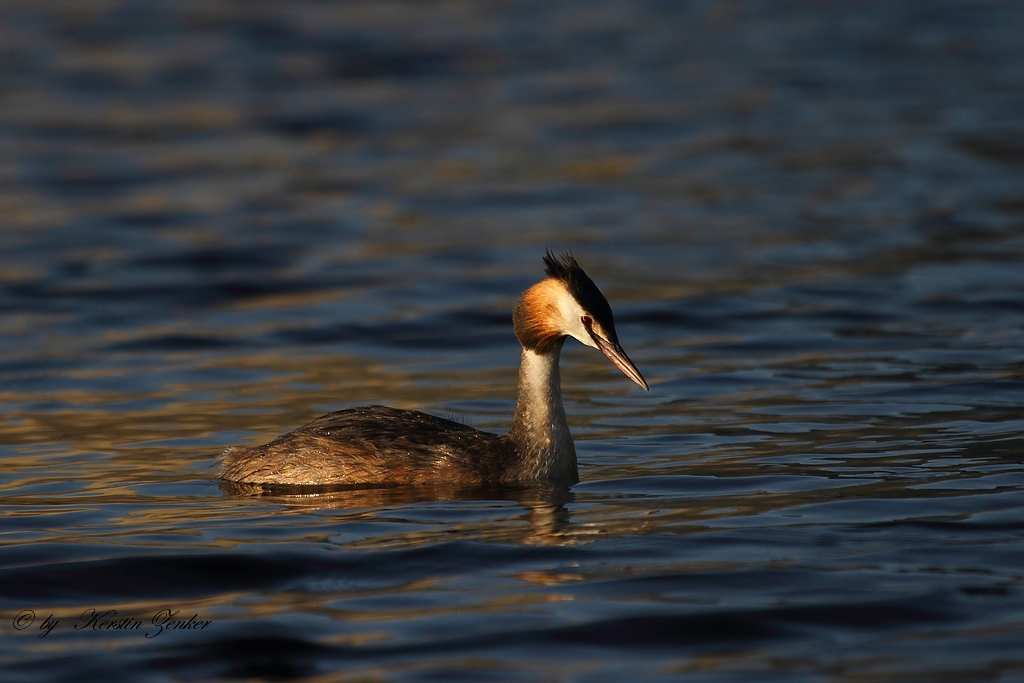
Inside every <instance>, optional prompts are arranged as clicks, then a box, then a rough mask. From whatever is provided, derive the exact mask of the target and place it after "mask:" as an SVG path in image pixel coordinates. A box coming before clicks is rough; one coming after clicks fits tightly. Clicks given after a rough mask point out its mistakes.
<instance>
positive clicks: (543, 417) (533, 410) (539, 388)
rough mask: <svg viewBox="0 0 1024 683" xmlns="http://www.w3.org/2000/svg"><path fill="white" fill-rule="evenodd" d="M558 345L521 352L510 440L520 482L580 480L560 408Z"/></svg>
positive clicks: (564, 482) (574, 450)
mask: <svg viewBox="0 0 1024 683" xmlns="http://www.w3.org/2000/svg"><path fill="white" fill-rule="evenodd" d="M561 352H562V344H561V342H559V344H558V345H557V346H556V347H555V348H554V349H553V350H552V351H549V352H547V353H538V352H536V351H531V350H529V349H525V348H524V349H523V354H522V361H521V364H520V366H519V401H518V403H516V414H515V418H514V419H513V420H512V429H511V430H509V434H508V436H509V439H511V440H512V442H513V443H514V444H515V447H516V451H517V453H518V454H519V456H520V462H519V464H518V469H519V471H518V472H517V473H516V474H517V475H518V477H519V478H520V480H530V481H544V482H549V483H555V484H560V485H572V484H575V483H577V482H578V481H579V475H578V473H577V470H576V447H575V446H574V445H573V442H572V434H570V433H569V424H568V423H567V422H566V420H565V408H564V407H562V388H561V378H560V376H559V372H558V359H559V356H560V355H561Z"/></svg>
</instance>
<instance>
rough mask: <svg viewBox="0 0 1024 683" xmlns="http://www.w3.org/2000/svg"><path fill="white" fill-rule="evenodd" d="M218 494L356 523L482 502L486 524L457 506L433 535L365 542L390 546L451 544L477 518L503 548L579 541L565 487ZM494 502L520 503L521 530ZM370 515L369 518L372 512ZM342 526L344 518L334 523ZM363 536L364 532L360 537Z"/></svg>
mask: <svg viewBox="0 0 1024 683" xmlns="http://www.w3.org/2000/svg"><path fill="white" fill-rule="evenodd" d="M220 488H221V490H222V491H223V492H224V493H225V494H226V495H228V496H230V497H233V498H252V497H258V498H259V503H260V504H261V505H264V504H267V503H270V504H274V505H281V506H283V507H284V509H285V510H288V511H292V512H308V511H312V510H351V511H353V512H355V513H356V519H358V520H359V521H360V522H363V521H366V520H367V517H366V514H367V511H370V510H373V509H375V508H388V507H391V506H403V507H405V506H411V505H417V504H427V503H438V502H442V501H453V500H457V501H470V502H471V501H486V503H487V505H486V509H487V516H486V519H485V520H484V521H480V520H479V519H478V518H475V517H474V512H473V508H472V507H468V508H467V507H464V506H460V508H459V511H460V514H462V515H464V518H462V517H460V518H458V519H456V518H452V519H451V520H449V522H448V523H439V524H438V525H436V528H435V529H434V530H433V531H431V530H427V529H425V528H423V527H417V529H416V530H415V531H411V532H409V533H408V534H407V535H405V536H403V535H402V534H401V533H400V532H398V533H397V537H396V532H395V531H394V530H393V528H392V527H391V526H390V525H389V526H388V527H387V529H388V530H387V532H386V533H385V534H384V535H383V536H382V537H379V538H377V539H376V540H374V539H373V537H372V536H371V537H367V538H366V542H367V543H369V544H374V543H377V542H385V541H386V542H387V543H394V542H395V541H396V539H397V538H402V539H404V540H403V543H408V544H417V543H429V542H432V541H439V540H443V541H449V540H451V539H452V536H451V533H452V531H454V530H455V529H465V528H466V523H467V522H468V521H470V520H474V519H476V520H477V521H475V522H473V526H474V528H475V529H477V531H476V532H474V533H483V534H484V536H485V537H486V538H488V539H489V540H492V541H499V542H505V543H522V544H526V545H564V544H566V543H573V542H576V541H578V540H579V539H578V538H577V537H576V535H575V534H573V533H572V532H569V531H568V529H569V525H570V518H569V510H568V508H567V507H566V505H568V504H569V503H571V502H572V501H573V500H574V494H573V492H572V491H571V490H569V489H567V488H564V487H552V486H545V485H543V484H533V485H514V486H508V485H501V486H459V485H452V484H442V483H438V484H423V485H418V486H374V487H345V488H314V487H309V486H273V487H271V488H270V490H269V492H268V490H267V489H266V488H265V487H264V486H262V485H259V484H240V483H237V482H233V481H221V482H220ZM494 501H508V502H514V503H518V504H519V505H520V506H522V510H524V511H525V513H526V514H525V521H526V525H525V527H524V526H523V525H522V524H509V523H508V521H509V520H510V519H511V518H513V517H519V516H520V515H521V514H522V511H520V512H516V513H513V509H512V508H510V512H509V514H510V517H508V518H500V519H497V520H496V519H495V518H494V516H493V513H494V505H493V504H494ZM370 514H373V513H370ZM332 519H335V521H338V520H341V521H344V519H345V518H344V517H339V518H332ZM360 533H362V532H360Z"/></svg>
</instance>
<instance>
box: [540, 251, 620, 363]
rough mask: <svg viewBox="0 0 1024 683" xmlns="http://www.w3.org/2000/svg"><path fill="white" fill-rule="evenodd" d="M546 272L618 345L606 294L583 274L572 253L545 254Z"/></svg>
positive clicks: (613, 320) (549, 252)
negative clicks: (560, 284) (562, 285)
mask: <svg viewBox="0 0 1024 683" xmlns="http://www.w3.org/2000/svg"><path fill="white" fill-rule="evenodd" d="M544 272H545V273H546V274H547V275H548V277H553V278H554V279H556V280H558V281H560V282H561V283H563V284H564V285H565V287H566V289H568V290H569V293H570V294H572V296H573V298H574V299H576V301H578V302H579V304H580V306H582V307H583V310H585V311H586V312H587V313H589V314H590V315H591V317H593V318H594V320H596V321H597V322H598V323H600V325H601V327H602V328H604V331H605V332H606V333H608V335H609V336H610V339H609V341H611V342H615V343H618V341H619V340H618V337H616V335H615V319H614V317H613V316H612V307H611V306H609V305H608V300H607V299H605V298H604V294H602V293H601V290H600V289H598V288H597V285H595V284H594V281H593V280H591V279H590V277H589V276H587V274H586V273H585V272H583V268H582V267H581V266H580V264H579V263H578V262H577V261H576V257H575V256H573V255H572V252H571V251H567V252H565V253H563V254H561V255H559V256H556V255H555V254H553V253H552V252H551V250H548V251H547V253H546V254H544Z"/></svg>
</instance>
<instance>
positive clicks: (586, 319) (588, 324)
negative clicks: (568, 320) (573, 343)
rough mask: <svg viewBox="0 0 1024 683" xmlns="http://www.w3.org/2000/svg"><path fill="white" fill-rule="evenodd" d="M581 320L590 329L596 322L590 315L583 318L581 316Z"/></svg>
mask: <svg viewBox="0 0 1024 683" xmlns="http://www.w3.org/2000/svg"><path fill="white" fill-rule="evenodd" d="M580 322H581V323H583V327H585V328H587V329H588V330H589V329H590V326H591V325H592V324H593V323H594V321H593V320H591V318H590V316H589V315H585V316H583V317H582V318H580Z"/></svg>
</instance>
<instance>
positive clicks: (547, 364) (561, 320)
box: [222, 252, 647, 486]
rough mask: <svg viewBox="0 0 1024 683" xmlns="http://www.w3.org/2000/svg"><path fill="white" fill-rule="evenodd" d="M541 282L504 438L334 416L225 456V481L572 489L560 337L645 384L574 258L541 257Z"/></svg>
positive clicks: (417, 416)
mask: <svg viewBox="0 0 1024 683" xmlns="http://www.w3.org/2000/svg"><path fill="white" fill-rule="evenodd" d="M544 265H545V266H546V268H545V270H544V272H545V273H546V274H547V277H546V278H545V279H543V280H541V281H540V282H538V283H537V284H535V285H534V286H532V287H530V288H529V289H528V290H526V292H524V293H523V296H522V297H521V298H520V299H519V302H518V303H517V304H516V307H515V309H514V310H513V312H512V321H513V325H514V327H515V333H516V337H517V338H518V339H519V343H520V344H521V345H522V347H523V351H522V360H521V364H520V366H519V400H518V402H517V403H516V413H515V417H514V418H513V420H512V428H511V429H510V430H509V432H508V435H507V436H501V435H498V434H491V433H489V432H481V431H479V430H477V429H473V428H472V427H467V426H466V425H464V424H460V423H458V422H452V421H451V420H445V419H442V418H439V417H434V416H432V415H427V414H425V413H421V412H418V411H415V410H399V409H397V408H386V407H384V406H362V407H359V408H349V409H347V410H339V411H338V412H335V413H330V414H328V415H324V416H323V417H321V418H319V419H317V420H314V421H313V422H310V423H309V424H308V425H306V426H304V427H300V428H299V429H296V430H295V431H294V432H290V433H288V434H285V435H284V436H281V437H278V438H277V439H274V440H273V441H271V442H270V443H268V444H264V445H262V446H256V447H253V448H243V447H237V446H236V447H234V448H229V449H228V450H227V451H226V452H225V453H224V463H223V471H222V477H223V478H224V479H226V480H228V481H233V482H242V483H247V484H266V485H289V486H296V485H299V486H301V485H310V486H335V485H345V484H379V485H388V484H428V483H450V484H462V485H482V484H514V483H528V482H535V483H543V484H549V485H554V486H571V485H572V484H575V483H577V482H578V481H579V480H580V478H579V473H578V472H577V469H576V447H575V446H574V445H573V442H572V435H571V434H570V433H569V425H568V424H567V423H566V421H565V409H564V408H563V407H562V393H561V381H560V378H559V374H558V357H559V355H560V354H561V352H562V344H563V343H564V342H565V338H566V337H567V336H568V337H574V338H575V339H577V340H578V341H580V342H582V343H583V344H586V345H587V346H590V347H593V348H595V349H599V350H600V351H601V352H602V353H604V355H605V356H607V357H608V360H610V361H611V362H612V363H614V364H615V366H616V367H618V368H619V369H620V370H622V372H624V373H625V374H626V376H627V377H629V378H630V379H631V380H633V381H634V382H636V383H637V384H639V385H640V386H642V387H643V388H644V389H647V382H646V381H645V380H644V378H643V376H642V375H641V374H640V371H639V370H637V369H636V366H635V365H633V362H632V361H631V360H629V357H628V356H626V352H625V351H623V350H622V347H621V346H619V340H618V337H616V335H615V321H614V319H613V318H612V309H611V307H610V306H609V305H608V301H607V300H606V299H605V298H604V295H603V294H601V291H600V290H599V289H598V288H597V285H595V284H594V282H593V280H591V279H590V278H589V277H587V274H586V273H584V272H583V269H582V268H581V267H580V264H579V263H577V262H576V259H575V258H573V256H572V254H563V255H562V256H561V257H560V258H557V257H555V255H554V254H552V253H551V252H548V253H547V254H546V255H545V256H544Z"/></svg>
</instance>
